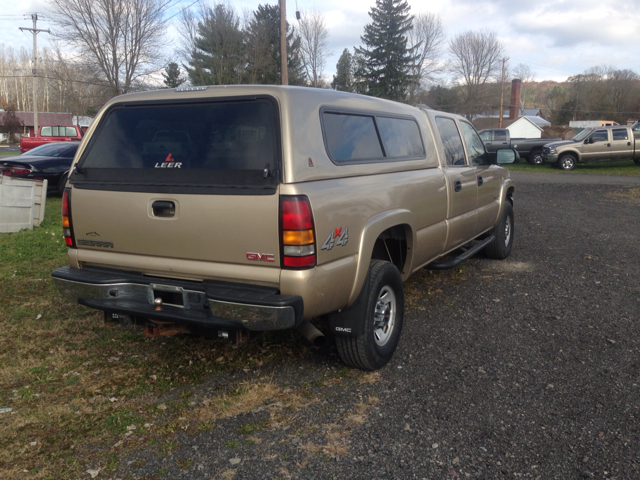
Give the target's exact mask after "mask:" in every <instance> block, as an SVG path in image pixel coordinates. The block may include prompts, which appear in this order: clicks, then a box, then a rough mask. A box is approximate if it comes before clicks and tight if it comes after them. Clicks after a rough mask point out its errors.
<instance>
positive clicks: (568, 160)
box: [558, 153, 578, 171]
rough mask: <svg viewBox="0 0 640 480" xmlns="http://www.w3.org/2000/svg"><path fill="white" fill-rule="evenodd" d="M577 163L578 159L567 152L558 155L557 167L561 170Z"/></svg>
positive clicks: (574, 166)
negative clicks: (560, 155)
mask: <svg viewBox="0 0 640 480" xmlns="http://www.w3.org/2000/svg"><path fill="white" fill-rule="evenodd" d="M577 163H578V159H577V158H576V157H575V156H574V155H571V154H570V153H567V154H566V155H563V156H562V157H560V160H558V167H559V168H561V169H562V170H566V171H569V170H573V169H574V168H576V164H577Z"/></svg>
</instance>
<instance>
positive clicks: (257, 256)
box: [247, 252, 276, 262]
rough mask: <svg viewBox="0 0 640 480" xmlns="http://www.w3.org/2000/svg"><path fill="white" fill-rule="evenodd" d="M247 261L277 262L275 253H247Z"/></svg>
mask: <svg viewBox="0 0 640 480" xmlns="http://www.w3.org/2000/svg"><path fill="white" fill-rule="evenodd" d="M247 260H256V261H259V262H275V261H276V259H275V257H274V255H273V253H252V252H247Z"/></svg>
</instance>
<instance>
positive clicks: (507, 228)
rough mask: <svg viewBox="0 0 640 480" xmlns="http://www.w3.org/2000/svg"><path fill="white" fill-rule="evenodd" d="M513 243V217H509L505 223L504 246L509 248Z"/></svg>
mask: <svg viewBox="0 0 640 480" xmlns="http://www.w3.org/2000/svg"><path fill="white" fill-rule="evenodd" d="M509 242H511V217H509V216H507V221H506V222H504V245H505V247H508V246H509Z"/></svg>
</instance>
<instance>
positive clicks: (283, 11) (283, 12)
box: [280, 0, 289, 85]
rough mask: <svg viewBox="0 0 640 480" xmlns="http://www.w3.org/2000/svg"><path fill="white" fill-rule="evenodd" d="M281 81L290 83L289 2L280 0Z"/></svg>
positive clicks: (284, 83) (286, 83)
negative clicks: (288, 58)
mask: <svg viewBox="0 0 640 480" xmlns="http://www.w3.org/2000/svg"><path fill="white" fill-rule="evenodd" d="M280 79H281V81H280V83H281V84H282V85H289V72H288V70H287V3H286V0H280Z"/></svg>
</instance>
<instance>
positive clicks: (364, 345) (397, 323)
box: [336, 260, 404, 370]
mask: <svg viewBox="0 0 640 480" xmlns="http://www.w3.org/2000/svg"><path fill="white" fill-rule="evenodd" d="M351 308H356V309H358V310H359V311H358V312H357V314H358V317H359V318H360V319H361V321H362V327H363V328H362V334H361V335H357V336H350V337H345V336H336V347H337V348H338V354H339V355H340V358H341V359H342V361H343V362H344V363H346V364H347V365H350V366H352V367H355V368H359V369H361V370H377V369H379V368H382V367H384V366H385V365H386V364H387V362H388V361H389V360H391V357H392V356H393V353H394V352H395V351H396V347H397V346H398V341H399V340H400V332H401V331H402V323H403V320H404V288H403V286H402V278H401V277H400V272H399V271H398V269H397V268H396V266H395V265H393V264H392V263H390V262H385V261H382V260H372V261H371V265H369V272H368V273H367V278H366V280H365V283H364V285H363V287H362V292H360V296H359V297H358V300H357V301H356V303H355V304H354V305H353V307H351Z"/></svg>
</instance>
